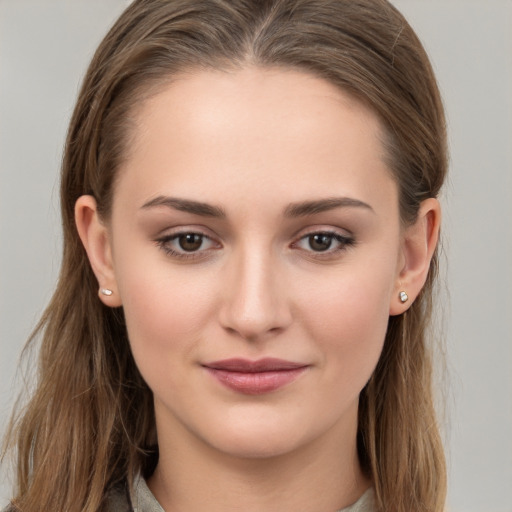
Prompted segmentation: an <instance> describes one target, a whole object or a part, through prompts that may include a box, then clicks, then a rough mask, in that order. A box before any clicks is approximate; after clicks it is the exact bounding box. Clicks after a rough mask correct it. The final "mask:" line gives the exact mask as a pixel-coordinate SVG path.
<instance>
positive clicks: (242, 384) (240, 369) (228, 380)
mask: <svg viewBox="0 0 512 512" xmlns="http://www.w3.org/2000/svg"><path fill="white" fill-rule="evenodd" d="M203 367H204V368H205V369H206V370H207V371H208V373H209V374H210V375H212V376H213V377H214V378H215V379H216V380H217V381H218V382H220V383H221V384H222V385H224V386H226V387H227V388H229V389H231V390H233V391H236V392H238V393H243V394H246V395H261V394H264V393H270V392H272V391H276V390H278V389H280V388H282V387H284V386H286V385H287V384H290V383H292V382H293V381H294V380H296V379H297V378H298V377H300V376H301V375H302V374H303V373H304V372H305V371H306V370H307V369H308V368H309V365H307V364H303V363H296V362H293V361H286V360H283V359H276V358H264V359H259V360H257V361H251V360H248V359H241V358H234V359H224V360H222V361H213V362H211V363H207V364H204V365H203Z"/></svg>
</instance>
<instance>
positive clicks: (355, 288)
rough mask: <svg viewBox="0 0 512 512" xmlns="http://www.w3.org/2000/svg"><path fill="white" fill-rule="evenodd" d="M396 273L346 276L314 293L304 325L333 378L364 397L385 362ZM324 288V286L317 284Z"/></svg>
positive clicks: (364, 272) (311, 292)
mask: <svg viewBox="0 0 512 512" xmlns="http://www.w3.org/2000/svg"><path fill="white" fill-rule="evenodd" d="M392 276H393V273H392V272H387V271H382V272H375V271H373V272H372V271H370V270H368V267H366V268H361V271H360V272H359V271H358V270H357V269H356V268H353V269H352V271H351V272H347V273H341V274H340V276H339V278H338V279H331V280H330V281H329V282H327V283H325V285H324V286H321V287H319V286H316V287H311V288H310V289H309V291H308V293H307V296H308V300H307V304H308V306H307V307H303V308H302V310H303V311H304V314H303V322H304V325H305V328H306V329H307V330H308V331H309V334H310V336H311V337H313V338H314V339H315V340H316V343H317V345H318V346H319V347H320V348H321V353H322V354H323V361H322V363H323V364H324V365H325V366H326V368H329V372H328V373H327V375H328V378H330V379H332V380H333V381H334V380H335V381H336V382H340V379H341V382H340V384H342V385H344V386H348V387H349V388H352V389H353V390H354V393H359V392H360V390H361V389H362V388H363V387H364V385H365V384H366V382H367V381H368V379H369V378H370V376H371V374H372V373H373V370H374V368H375V366H376V364H377V362H378V359H379V357H380V354H381V351H382V347H383V344H384V339H385V335H386V330H387V325H388V320H389V300H390V293H391V290H392V286H393V280H392V279H391V277H392ZM317 284H318V283H317Z"/></svg>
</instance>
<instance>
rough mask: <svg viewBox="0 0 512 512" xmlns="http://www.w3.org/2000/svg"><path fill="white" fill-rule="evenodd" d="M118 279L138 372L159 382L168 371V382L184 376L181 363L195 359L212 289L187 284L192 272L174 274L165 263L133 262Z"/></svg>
mask: <svg viewBox="0 0 512 512" xmlns="http://www.w3.org/2000/svg"><path fill="white" fill-rule="evenodd" d="M142 260H144V258H142ZM145 261H149V260H148V259H147V258H146V260H145ZM125 267H126V268H125ZM123 269H124V270H125V271H123ZM128 269H129V271H126V270H128ZM119 274H120V275H121V276H122V279H121V280H120V281H119V282H118V286H119V290H120V293H121V297H122V299H123V309H124V314H125V319H126V325H127V330H128V337H129V340H130V345H131V348H132V352H133V355H134V358H135V361H136V363H137V366H138V367H139V370H140V372H141V373H142V375H143V376H144V377H146V376H148V375H150V374H151V375H152V378H154V377H156V376H157V374H158V372H159V369H162V370H161V372H163V373H166V372H167V371H169V374H167V378H168V377H169V375H171V373H172V371H178V370H179V367H178V365H177V362H178V361H179V360H180V359H182V358H183V357H185V358H191V357H193V352H194V347H195V346H196V345H197V343H199V340H200V332H201V330H202V329H203V328H204V325H205V323H206V322H207V318H208V317H209V310H210V308H211V301H212V298H211V297H210V295H209V293H208V289H207V288H206V287H205V286H204V283H201V282H197V280H193V279H190V278H187V272H180V271H174V272H171V270H170V266H169V265H168V263H167V262H166V261H165V260H163V261H162V262H154V261H153V265H147V264H146V265H143V266H142V265H137V260H136V259H135V261H134V259H132V260H131V261H130V262H126V265H120V272H119ZM178 356H179V357H178Z"/></svg>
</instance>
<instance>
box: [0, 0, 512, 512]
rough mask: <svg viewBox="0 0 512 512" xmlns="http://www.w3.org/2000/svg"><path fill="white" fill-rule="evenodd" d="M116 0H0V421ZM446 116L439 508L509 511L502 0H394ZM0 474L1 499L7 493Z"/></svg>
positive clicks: (509, 44) (508, 136) (34, 311)
mask: <svg viewBox="0 0 512 512" xmlns="http://www.w3.org/2000/svg"><path fill="white" fill-rule="evenodd" d="M128 3H129V2H127V1H126V0H0V428H1V427H2V426H3V425H5V421H6V418H7V416H8V411H9V410H10V407H11V405H12V403H13V397H14V394H15V388H14V387H13V379H14V376H15V369H16V364H17V360H18V356H19V352H20V350H21V347H22V346H23V343H24V340H25V339H26V337H27V335H28V334H29V332H30V331H31V329H32V328H33V327H34V325H35V322H36V321H37V319H38V316H39V315H40V313H41V312H42V309H43V307H44V305H45V304H46V302H47V301H48V299H49V298H50V296H51V293H52V289H53V286H54V283H55V279H56V275H57V272H58V268H59V259H60V225H59V214H58V178H57V176H58V169H59V162H60V157H61V150H62V145H63V141H64V137H65V130H66V127H67V123H68V119H69V117H70V113H71V110H72V108H73V102H74V99H75V97H76V94H77V89H78V84H79V82H80V79H81V77H82V76H83V73H84V71H85V68H86V65H87V63H88V61H89V59H90V57H91V56H92V52H93V51H94V49H95V47H96V45H97V44H98V43H99V41H100V39H101V37H102V36H103V34H104V33H105V31H106V29H107V28H108V27H109V26H110V24H111V23H112V22H113V20H114V19H115V18H116V17H117V15H118V14H119V13H120V12H121V10H122V9H123V8H124V7H125V6H126V5H127V4H128ZM393 3H394V4H395V5H396V6H397V7H398V8H399V9H400V10H402V12H403V13H404V14H405V16H406V17H407V18H408V20H409V21H410V23H411V24H412V25H413V27H414V28H415V29H416V31H417V32H418V34H419V36H420V38H421V39H422V41H423V42H424V44H425V46H426V48H427V51H428V52H429V54H430V56H431V58H432V61H433V64H434V67H435V69H436V72H437V74H438V79H439V83H440V86H441V90H442V92H443V96H444V100H445V104H446V108H447V115H448V122H449V130H450V144H451V155H452V162H451V175H450V181H449V183H448V185H447V187H446V189H445V192H444V197H443V205H444V229H443V232H444V238H445V251H446V254H447V260H448V267H447V271H446V278H445V279H446V288H447V289H448V291H449V296H450V299H449V300H448V299H447V297H446V296H445V297H444V298H443V304H441V305H440V309H442V310H443V313H444V317H445V324H444V325H445V332H446V336H447V345H448V366H449V371H450V377H449V381H450V387H449V393H448V400H447V409H448V418H447V422H446V431H447V435H446V438H447V443H446V444H447V451H448V460H449V469H450V480H449V510H450V511H455V512H511V511H512V300H511V296H512V1H511V0H394V2H393ZM6 479H7V477H6V475H4V474H1V475H0V507H1V506H2V505H3V504H4V502H6V501H7V498H8V495H9V494H8V488H7V484H6V481H7V480H6Z"/></svg>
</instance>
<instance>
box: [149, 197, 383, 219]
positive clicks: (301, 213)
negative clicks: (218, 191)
mask: <svg viewBox="0 0 512 512" xmlns="http://www.w3.org/2000/svg"><path fill="white" fill-rule="evenodd" d="M158 206H165V207H167V208H172V209H174V210H178V211H181V212H186V213H191V214H193V215H200V216H201V217H213V218H217V219H225V218H226V212H225V211H224V210H223V209H222V208H220V207H219V206H214V205H211V204H208V203H203V202H200V201H193V200H191V199H179V198H176V197H168V196H157V197H155V198H154V199H151V200H150V201H148V202H147V203H144V204H143V205H142V209H148V208H154V207H158ZM336 208H364V209H367V210H369V211H371V212H374V210H373V208H372V207H371V206H370V205H369V204H368V203H365V202H363V201H360V200H359V199H354V198H351V197H329V198H326V199H318V200H315V201H303V202H299V203H292V204H290V205H288V206H287V207H286V208H285V210H284V216H285V217H305V216H307V215H315V214H318V213H322V212H325V211H329V210H334V209H336Z"/></svg>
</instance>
